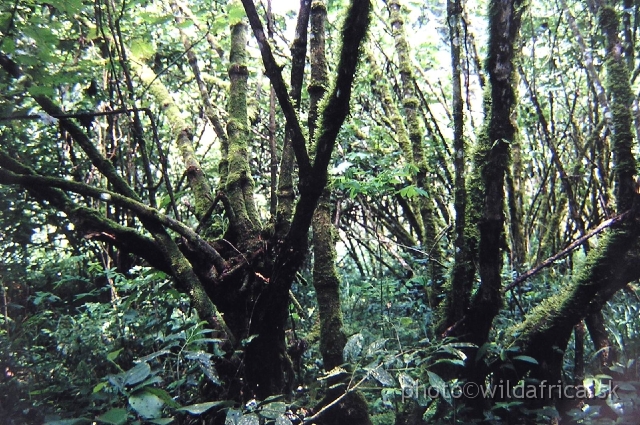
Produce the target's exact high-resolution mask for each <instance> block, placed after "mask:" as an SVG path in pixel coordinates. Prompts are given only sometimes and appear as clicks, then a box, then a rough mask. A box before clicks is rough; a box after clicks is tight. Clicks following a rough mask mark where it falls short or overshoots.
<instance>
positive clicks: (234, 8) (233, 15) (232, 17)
mask: <svg viewBox="0 0 640 425" xmlns="http://www.w3.org/2000/svg"><path fill="white" fill-rule="evenodd" d="M227 16H228V18H229V25H231V26H233V25H236V24H237V23H238V22H240V21H241V20H242V18H244V16H245V13H244V7H242V3H240V2H239V1H233V2H231V4H229V12H228V13H227Z"/></svg>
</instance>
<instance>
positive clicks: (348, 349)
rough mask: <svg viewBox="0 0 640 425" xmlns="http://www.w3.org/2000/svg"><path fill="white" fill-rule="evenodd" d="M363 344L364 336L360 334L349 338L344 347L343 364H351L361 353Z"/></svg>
mask: <svg viewBox="0 0 640 425" xmlns="http://www.w3.org/2000/svg"><path fill="white" fill-rule="evenodd" d="M363 344H364V336H362V334H359V333H358V334H355V335H353V336H351V338H349V340H348V341H347V343H346V344H345V346H344V350H343V355H344V361H345V362H353V361H355V360H356V358H357V357H358V356H359V355H360V353H361V352H362V346H363Z"/></svg>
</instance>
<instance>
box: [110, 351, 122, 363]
mask: <svg viewBox="0 0 640 425" xmlns="http://www.w3.org/2000/svg"><path fill="white" fill-rule="evenodd" d="M122 350H123V349H122V348H121V349H119V350H116V351H112V352H110V353H109V354H107V360H109V361H110V362H112V361H114V360H115V359H116V358H117V357H118V356H119V355H120V353H121V352H122Z"/></svg>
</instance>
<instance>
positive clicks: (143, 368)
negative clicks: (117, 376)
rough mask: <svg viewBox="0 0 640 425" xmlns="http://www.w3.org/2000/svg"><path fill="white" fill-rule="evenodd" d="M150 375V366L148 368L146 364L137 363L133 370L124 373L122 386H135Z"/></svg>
mask: <svg viewBox="0 0 640 425" xmlns="http://www.w3.org/2000/svg"><path fill="white" fill-rule="evenodd" d="M150 373H151V366H149V364H148V363H146V362H142V363H138V364H137V365H135V366H134V367H133V368H131V369H129V370H128V371H126V372H125V376H124V385H135V384H137V383H138V382H142V381H143V380H145V379H146V378H147V376H149V374H150Z"/></svg>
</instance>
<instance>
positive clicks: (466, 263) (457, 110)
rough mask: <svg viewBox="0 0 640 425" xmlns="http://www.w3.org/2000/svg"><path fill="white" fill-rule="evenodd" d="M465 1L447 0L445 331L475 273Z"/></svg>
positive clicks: (462, 306) (465, 302)
mask: <svg viewBox="0 0 640 425" xmlns="http://www.w3.org/2000/svg"><path fill="white" fill-rule="evenodd" d="M461 15H462V4H461V3H460V1H459V0H448V1H447V22H448V24H449V47H450V49H451V70H452V73H451V75H452V97H453V150H454V158H453V166H454V170H455V181H454V193H453V197H454V201H453V207H454V209H455V212H456V218H455V237H454V242H453V245H454V265H453V272H452V273H451V290H450V292H449V294H447V298H446V301H445V303H444V317H443V318H442V319H441V322H440V324H439V328H440V329H439V330H440V331H443V330H445V329H446V328H447V327H448V326H451V325H452V324H454V323H456V322H457V321H458V320H460V319H462V317H463V316H464V313H465V311H466V310H467V308H468V307H469V298H470V294H471V286H472V284H473V278H474V275H475V267H474V262H473V255H474V252H475V244H474V242H473V240H471V239H470V238H469V235H468V232H467V229H466V226H467V190H466V187H465V185H466V182H465V175H466V173H465V171H466V147H465V141H464V115H463V111H464V101H463V99H462V81H461V72H460V71H461V67H462V64H461V60H460V45H461V43H462V39H461V34H460V30H461V25H460V20H461Z"/></svg>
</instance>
